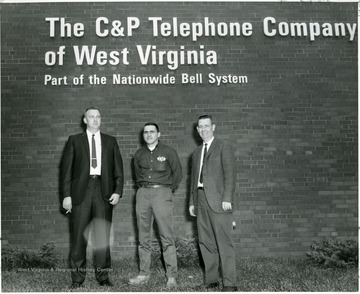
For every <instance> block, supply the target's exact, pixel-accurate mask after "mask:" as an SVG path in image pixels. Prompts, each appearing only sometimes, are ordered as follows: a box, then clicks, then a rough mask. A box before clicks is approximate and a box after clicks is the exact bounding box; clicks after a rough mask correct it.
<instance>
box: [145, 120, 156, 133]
mask: <svg viewBox="0 0 360 294" xmlns="http://www.w3.org/2000/svg"><path fill="white" fill-rule="evenodd" d="M146 126H154V127H155V128H156V130H157V132H158V133H159V132H160V129H159V126H158V125H157V123H154V122H148V123H146V124H145V125H144V127H143V131H144V129H145V127H146Z"/></svg>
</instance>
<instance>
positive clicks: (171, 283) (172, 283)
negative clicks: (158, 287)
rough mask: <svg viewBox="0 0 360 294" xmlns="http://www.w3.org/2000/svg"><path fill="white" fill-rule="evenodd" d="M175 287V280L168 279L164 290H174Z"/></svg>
mask: <svg viewBox="0 0 360 294" xmlns="http://www.w3.org/2000/svg"><path fill="white" fill-rule="evenodd" d="M176 287H177V283H176V280H175V278H173V277H170V278H169V279H168V281H167V283H166V288H168V289H170V288H176Z"/></svg>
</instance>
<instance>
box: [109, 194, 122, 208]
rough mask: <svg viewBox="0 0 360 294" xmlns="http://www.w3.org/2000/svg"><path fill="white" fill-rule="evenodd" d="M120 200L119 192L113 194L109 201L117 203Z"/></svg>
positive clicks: (113, 203)
mask: <svg viewBox="0 0 360 294" xmlns="http://www.w3.org/2000/svg"><path fill="white" fill-rule="evenodd" d="M119 200H120V195H119V194H116V193H114V194H112V195H111V197H110V199H109V201H110V204H111V205H116V204H118V203H119Z"/></svg>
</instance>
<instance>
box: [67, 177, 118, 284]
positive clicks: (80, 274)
mask: <svg viewBox="0 0 360 294" xmlns="http://www.w3.org/2000/svg"><path fill="white" fill-rule="evenodd" d="M112 210H113V207H112V205H111V204H110V203H109V202H106V201H104V199H103V198H102V195H101V181H100V180H99V179H97V180H94V179H90V180H89V184H88V188H87V191H86V196H85V199H84V201H83V202H82V203H81V204H79V205H73V208H72V212H71V215H72V223H71V225H72V247H71V253H70V266H71V268H72V271H71V277H72V280H73V282H78V283H82V282H84V280H85V276H86V272H87V271H89V272H94V270H95V276H96V279H97V280H98V281H99V282H101V281H104V280H106V279H107V278H108V274H109V269H110V266H111V258H110V228H111V221H112ZM91 226H92V229H93V237H94V238H93V239H94V263H95V264H94V267H95V269H94V270H89V269H88V268H87V267H86V247H87V243H88V237H89V230H90V228H91Z"/></svg>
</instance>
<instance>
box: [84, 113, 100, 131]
mask: <svg viewBox="0 0 360 294" xmlns="http://www.w3.org/2000/svg"><path fill="white" fill-rule="evenodd" d="M84 123H85V124H86V126H87V129H88V130H89V131H90V132H92V133H96V132H97V131H98V130H100V125H101V115H100V112H99V110H97V109H89V110H88V111H87V112H86V113H85V117H84Z"/></svg>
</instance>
